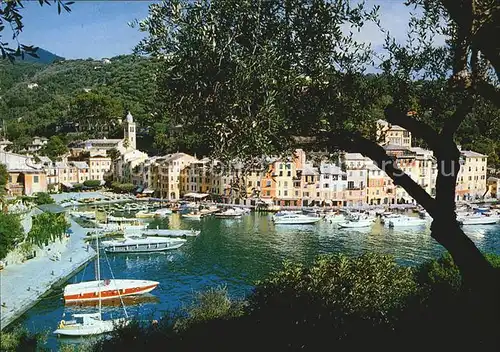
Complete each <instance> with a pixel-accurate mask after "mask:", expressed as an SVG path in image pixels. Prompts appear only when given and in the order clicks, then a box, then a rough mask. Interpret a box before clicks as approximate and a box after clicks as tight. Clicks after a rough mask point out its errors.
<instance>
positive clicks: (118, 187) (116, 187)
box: [111, 182, 135, 193]
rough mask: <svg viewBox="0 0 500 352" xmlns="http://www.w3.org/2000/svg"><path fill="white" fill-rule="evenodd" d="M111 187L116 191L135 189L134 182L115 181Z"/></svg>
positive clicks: (122, 191)
mask: <svg viewBox="0 0 500 352" xmlns="http://www.w3.org/2000/svg"><path fill="white" fill-rule="evenodd" d="M111 188H112V189H113V191H114V192H116V193H130V192H132V191H133V190H134V189H135V186H134V185H133V184H132V183H120V182H113V183H112V184H111Z"/></svg>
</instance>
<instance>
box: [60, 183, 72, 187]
mask: <svg viewBox="0 0 500 352" xmlns="http://www.w3.org/2000/svg"><path fill="white" fill-rule="evenodd" d="M61 185H63V186H64V187H66V188H73V185H72V184H71V183H67V182H61Z"/></svg>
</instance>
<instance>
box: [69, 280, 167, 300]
mask: <svg viewBox="0 0 500 352" xmlns="http://www.w3.org/2000/svg"><path fill="white" fill-rule="evenodd" d="M158 284H159V282H157V281H150V280H127V279H110V280H100V281H97V280H95V281H85V282H81V283H77V284H70V285H66V287H65V288H64V301H65V302H75V301H96V300H99V297H98V293H99V290H100V291H101V299H113V298H119V297H120V296H122V297H124V296H132V295H140V294H144V293H148V292H151V291H152V290H154V289H155V288H156V286H158Z"/></svg>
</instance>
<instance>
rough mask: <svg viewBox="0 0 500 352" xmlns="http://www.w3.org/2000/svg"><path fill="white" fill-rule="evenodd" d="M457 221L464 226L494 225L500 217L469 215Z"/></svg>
mask: <svg viewBox="0 0 500 352" xmlns="http://www.w3.org/2000/svg"><path fill="white" fill-rule="evenodd" d="M457 220H458V222H459V223H461V224H462V225H493V224H496V223H497V222H498V221H499V220H500V218H499V217H498V216H485V215H469V216H461V217H459V218H458V219H457Z"/></svg>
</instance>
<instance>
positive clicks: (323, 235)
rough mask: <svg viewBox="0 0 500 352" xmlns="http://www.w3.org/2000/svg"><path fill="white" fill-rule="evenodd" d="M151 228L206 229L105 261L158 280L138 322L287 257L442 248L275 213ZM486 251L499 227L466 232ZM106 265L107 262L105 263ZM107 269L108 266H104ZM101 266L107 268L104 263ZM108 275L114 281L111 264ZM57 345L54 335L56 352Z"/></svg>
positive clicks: (414, 233) (407, 232) (87, 272)
mask: <svg viewBox="0 0 500 352" xmlns="http://www.w3.org/2000/svg"><path fill="white" fill-rule="evenodd" d="M150 226H151V227H157V226H158V227H160V228H176V229H190V228H195V229H199V230H201V235H200V236H199V237H197V238H188V239H187V242H186V244H185V245H184V246H182V247H181V248H179V249H177V250H174V251H169V252H165V253H154V254H140V255H138V254H116V255H109V254H108V256H107V257H108V259H109V263H110V266H111V268H112V270H113V273H114V277H115V278H119V279H146V280H155V281H159V282H160V285H159V286H158V287H157V288H156V289H155V290H154V291H152V292H151V295H152V296H153V297H155V299H151V301H149V300H146V301H144V302H140V303H137V304H135V303H132V304H128V303H127V304H126V305H127V311H128V312H129V314H130V315H132V316H138V317H139V318H140V319H149V318H150V317H155V318H158V317H160V316H162V315H163V314H165V312H171V311H172V310H175V309H178V308H179V307H182V306H183V305H186V304H188V303H189V302H190V301H191V300H192V298H193V293H195V292H198V291H203V290H206V289H207V288H209V287H212V286H218V285H226V286H227V287H228V290H229V292H230V294H231V295H233V296H236V297H242V296H244V295H246V294H248V292H250V290H251V289H252V285H253V284H254V282H255V281H256V280H258V279H262V278H264V277H265V276H266V275H267V274H268V273H269V272H270V271H273V270H277V269H278V268H280V267H281V265H282V262H283V260H284V259H292V260H294V261H302V262H306V263H307V262H310V261H312V260H313V259H314V258H315V257H316V256H317V255H318V254H322V253H338V252H343V253H351V254H360V253H364V252H367V251H369V252H376V253H385V254H391V255H394V256H395V257H396V258H397V260H398V261H399V262H401V263H403V264H410V265H415V264H418V263H420V262H422V261H424V260H426V259H429V258H432V257H436V256H438V255H439V254H441V253H442V251H443V249H442V247H440V246H439V245H438V244H437V243H436V242H435V241H434V240H433V239H432V238H431V236H430V230H429V228H428V226H427V227H420V228H418V227H417V228H405V229H402V228H400V229H398V228H396V229H389V228H387V227H384V226H382V225H381V224H379V223H375V224H374V225H373V227H372V228H362V229H339V228H337V227H336V226H335V225H334V224H330V223H327V222H320V223H318V224H316V225H313V226H311V225H290V226H275V225H274V224H273V223H272V221H271V216H270V215H261V214H250V215H244V216H243V217H242V218H241V219H239V220H236V219H235V220H232V219H217V218H214V217H207V218H204V219H203V220H202V221H199V222H193V221H188V220H183V219H182V218H180V216H179V215H178V214H173V215H169V216H168V217H166V218H163V219H153V220H151V221H150ZM464 231H465V232H466V234H467V235H468V236H469V237H470V238H471V239H472V240H473V241H474V242H475V243H476V244H477V245H478V246H479V247H480V249H481V250H484V251H488V252H496V253H500V239H499V237H500V236H499V233H500V226H469V227H464ZM103 260H105V259H103ZM104 263H105V262H104ZM102 264H103V263H102ZM101 268H102V270H103V277H106V278H110V277H111V273H110V271H109V269H108V268H107V265H106V264H103V265H101ZM94 277H95V274H94V265H93V263H90V265H89V266H88V267H87V268H86V269H84V270H82V271H81V272H80V273H78V275H77V276H76V277H75V278H72V279H71V280H70V282H72V281H75V280H76V281H78V282H79V281H81V280H93V278H94ZM81 309H89V310H95V308H94V307H78V306H76V307H67V309H66V310H65V308H64V302H63V300H62V299H61V297H60V295H59V296H57V297H51V298H48V299H44V300H42V301H41V302H40V303H38V304H37V305H35V307H34V308H33V309H31V310H30V311H28V312H27V314H25V315H24V316H23V317H22V318H21V319H20V321H21V322H22V324H24V325H25V326H26V327H27V328H28V329H32V330H50V331H52V330H53V328H54V327H55V326H56V325H57V322H58V321H59V320H60V319H61V316H62V314H63V313H66V314H67V313H69V312H71V311H73V312H74V311H80V310H81ZM104 310H105V313H106V314H113V315H114V314H116V315H119V314H120V308H119V307H116V306H106V307H104ZM57 344H58V342H57V339H56V338H55V337H54V336H50V337H49V345H50V346H51V348H53V349H56V347H57Z"/></svg>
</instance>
